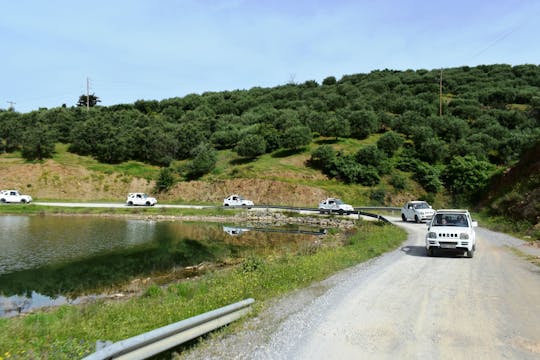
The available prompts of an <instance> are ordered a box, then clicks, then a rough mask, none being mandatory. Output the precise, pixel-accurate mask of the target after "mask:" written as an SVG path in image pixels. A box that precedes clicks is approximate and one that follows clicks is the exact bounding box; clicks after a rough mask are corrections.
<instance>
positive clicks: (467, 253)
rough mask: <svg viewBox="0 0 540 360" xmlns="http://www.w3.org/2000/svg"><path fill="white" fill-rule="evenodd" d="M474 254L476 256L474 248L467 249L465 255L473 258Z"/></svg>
mask: <svg viewBox="0 0 540 360" xmlns="http://www.w3.org/2000/svg"><path fill="white" fill-rule="evenodd" d="M473 256H474V250H467V251H465V257H467V258H469V259H472V257H473Z"/></svg>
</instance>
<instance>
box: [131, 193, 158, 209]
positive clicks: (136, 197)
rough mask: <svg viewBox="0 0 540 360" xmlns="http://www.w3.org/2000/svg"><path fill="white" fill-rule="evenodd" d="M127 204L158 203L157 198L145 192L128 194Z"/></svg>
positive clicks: (152, 204)
mask: <svg viewBox="0 0 540 360" xmlns="http://www.w3.org/2000/svg"><path fill="white" fill-rule="evenodd" d="M126 204H127V205H128V206H134V205H140V206H154V205H156V204H157V200H156V198H154V197H151V196H148V195H147V194H145V193H130V194H128V196H127V200H126Z"/></svg>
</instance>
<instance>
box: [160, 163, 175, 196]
mask: <svg viewBox="0 0 540 360" xmlns="http://www.w3.org/2000/svg"><path fill="white" fill-rule="evenodd" d="M174 182H175V178H174V172H173V170H172V169H171V168H169V167H163V168H161V170H160V171H159V176H158V178H157V180H156V191H157V192H160V193H163V192H167V191H169V190H170V189H171V187H172V186H173V185H174Z"/></svg>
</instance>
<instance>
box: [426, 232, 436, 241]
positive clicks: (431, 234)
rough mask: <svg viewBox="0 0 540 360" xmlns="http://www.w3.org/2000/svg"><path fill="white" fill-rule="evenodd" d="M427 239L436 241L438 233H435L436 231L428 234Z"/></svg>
mask: <svg viewBox="0 0 540 360" xmlns="http://www.w3.org/2000/svg"><path fill="white" fill-rule="evenodd" d="M427 237H428V238H430V239H436V238H437V233H436V232H434V231H430V232H428V233H427Z"/></svg>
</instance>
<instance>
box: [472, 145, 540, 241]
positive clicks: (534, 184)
mask: <svg viewBox="0 0 540 360" xmlns="http://www.w3.org/2000/svg"><path fill="white" fill-rule="evenodd" d="M478 208H480V209H486V210H487V211H488V213H489V214H491V215H494V216H501V217H504V218H507V219H510V220H511V221H513V222H517V223H520V222H523V221H526V222H528V223H530V224H533V225H534V226H533V227H532V228H531V229H530V230H529V231H528V232H529V234H530V235H531V236H532V237H534V238H536V239H540V142H539V143H537V144H536V146H534V147H533V148H531V149H529V150H528V151H527V152H525V153H524V154H523V156H522V158H521V160H520V161H519V163H517V164H516V165H515V166H513V167H512V168H510V169H508V171H506V172H504V173H503V174H500V175H499V176H496V177H494V178H493V179H492V181H491V186H490V189H489V191H488V192H487V193H486V194H485V196H484V197H483V199H482V200H481V201H480V204H479V205H478Z"/></svg>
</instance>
